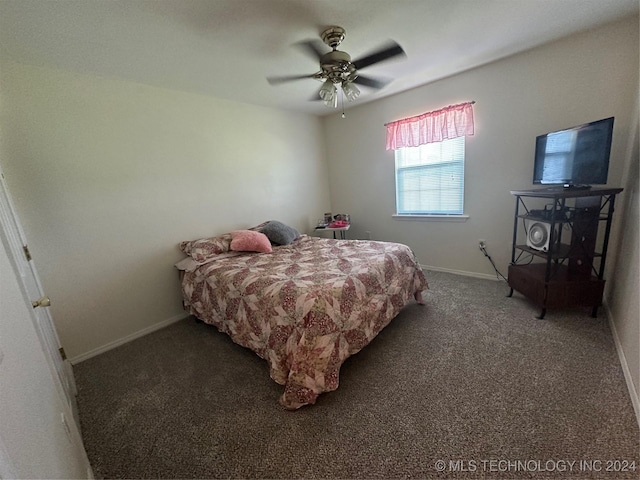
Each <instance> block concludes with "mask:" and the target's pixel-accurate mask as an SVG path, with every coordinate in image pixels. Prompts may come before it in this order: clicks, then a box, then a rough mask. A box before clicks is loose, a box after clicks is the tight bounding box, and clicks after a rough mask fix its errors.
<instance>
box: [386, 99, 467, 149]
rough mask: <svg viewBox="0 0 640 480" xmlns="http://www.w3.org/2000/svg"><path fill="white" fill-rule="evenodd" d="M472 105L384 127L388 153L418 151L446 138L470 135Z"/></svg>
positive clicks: (435, 112) (461, 105) (428, 113)
mask: <svg viewBox="0 0 640 480" xmlns="http://www.w3.org/2000/svg"><path fill="white" fill-rule="evenodd" d="M474 103H475V102H466V103H459V104H458V105H450V106H448V107H445V108H441V109H440V110H434V111H433V112H427V113H423V114H422V115H417V116H415V117H409V118H404V119H402V120H397V121H395V122H391V123H387V124H386V127H387V150H397V149H398V148H402V147H417V146H418V145H424V144H426V143H434V142H441V141H442V140H446V139H449V138H457V137H462V136H466V135H473V132H474V126H473V104H474Z"/></svg>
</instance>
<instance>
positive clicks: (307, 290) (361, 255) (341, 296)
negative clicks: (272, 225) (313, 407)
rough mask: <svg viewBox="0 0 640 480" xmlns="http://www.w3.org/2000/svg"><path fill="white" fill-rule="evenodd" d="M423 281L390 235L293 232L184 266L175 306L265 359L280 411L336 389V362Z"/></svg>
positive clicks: (369, 335) (367, 337) (406, 250)
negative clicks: (268, 249)
mask: <svg viewBox="0 0 640 480" xmlns="http://www.w3.org/2000/svg"><path fill="white" fill-rule="evenodd" d="M425 288H427V282H426V280H425V277H424V274H423V273H422V270H421V269H420V267H419V265H418V263H417V261H416V259H415V256H414V254H413V252H412V251H411V249H410V248H409V247H408V246H406V245H402V244H399V243H389V242H376V241H365V240H331V239H324V238H315V237H309V236H306V235H303V236H301V237H300V238H298V239H297V240H296V241H294V242H293V243H292V244H290V245H287V246H280V247H274V249H273V253H270V254H262V253H239V252H229V253H228V254H223V255H220V256H219V258H216V259H214V260H211V261H209V262H207V263H205V264H203V265H200V266H198V267H197V268H196V269H195V270H194V271H192V272H185V274H184V276H183V281H182V290H183V296H184V299H185V306H186V308H187V309H188V310H189V311H190V313H191V314H193V315H195V316H196V317H197V318H199V319H200V320H202V321H204V322H206V323H209V324H212V325H215V326H216V327H217V328H218V329H219V330H220V331H223V332H225V333H227V334H228V335H229V336H230V337H231V338H232V339H233V341H234V342H236V343H238V344H240V345H242V346H244V347H247V348H250V349H251V350H253V351H254V352H255V353H257V354H258V355H259V356H260V357H262V358H264V359H265V360H267V361H268V362H269V367H270V374H271V378H273V380H275V381H276V382H277V383H279V384H280V385H284V386H285V390H284V393H283V395H282V397H281V398H280V403H281V404H282V405H283V406H284V407H285V408H288V409H296V408H299V407H301V406H302V405H306V404H313V403H315V401H316V398H317V397H318V395H319V394H320V393H322V392H327V391H332V390H335V389H336V388H338V376H339V371H340V366H341V365H342V363H343V362H344V361H345V360H346V359H347V358H348V357H349V356H350V355H353V354H355V353H356V352H358V351H360V349H362V348H363V347H364V346H365V345H367V344H368V343H369V342H370V341H371V340H372V339H373V338H374V337H375V336H376V335H377V334H378V333H379V332H380V331H381V330H382V329H383V328H384V327H386V326H387V325H388V324H389V322H390V321H391V320H392V319H393V318H394V317H395V316H396V315H397V314H398V312H400V310H401V309H402V308H403V307H404V306H405V305H406V304H407V303H409V302H410V301H411V300H412V298H413V297H414V296H415V298H416V299H420V296H419V295H420V292H422V290H424V289H425Z"/></svg>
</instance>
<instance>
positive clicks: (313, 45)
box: [267, 26, 405, 108]
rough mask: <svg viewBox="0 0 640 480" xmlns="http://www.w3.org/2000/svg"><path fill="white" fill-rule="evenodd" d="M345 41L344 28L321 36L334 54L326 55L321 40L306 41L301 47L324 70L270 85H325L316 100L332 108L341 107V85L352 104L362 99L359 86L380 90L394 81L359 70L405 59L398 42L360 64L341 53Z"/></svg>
mask: <svg viewBox="0 0 640 480" xmlns="http://www.w3.org/2000/svg"><path fill="white" fill-rule="evenodd" d="M344 37H345V30H344V28H342V27H336V26H334V27H329V28H327V29H326V30H324V31H323V32H322V33H321V34H320V38H322V41H323V42H324V43H325V44H326V45H328V46H329V47H331V51H330V52H328V53H323V50H325V48H324V46H323V45H322V44H321V43H320V42H319V41H317V40H306V41H303V42H300V43H299V44H298V45H299V46H301V47H303V49H304V50H305V51H306V52H307V53H308V54H310V55H311V56H312V57H313V58H314V59H316V60H318V61H319V62H320V70H319V71H318V72H316V73H312V74H310V75H288V76H281V77H267V81H268V82H269V83H270V84H271V85H279V84H281V83H284V82H289V81H293V80H301V79H304V78H313V79H316V80H320V81H322V82H323V83H322V87H320V90H319V91H318V94H317V95H316V96H315V97H314V100H316V99H317V100H320V99H321V100H323V101H324V104H325V105H326V106H328V107H333V108H337V107H338V88H337V86H338V85H340V86H341V87H342V91H343V92H344V95H345V96H346V97H347V100H348V101H350V102H352V101H354V100H355V99H356V98H357V97H358V95H360V90H359V89H358V87H357V86H356V85H364V86H365V87H370V88H375V89H380V88H382V87H384V86H385V85H387V84H388V83H389V82H390V81H391V80H389V79H377V78H372V77H365V76H363V75H360V73H359V70H361V69H363V68H365V67H368V66H370V65H373V64H375V63H379V62H382V61H385V60H388V59H390V58H393V57H398V56H405V53H404V50H403V49H402V47H401V46H400V45H398V44H397V43H396V42H394V41H390V42H389V43H388V44H386V45H385V46H384V47H382V48H380V49H379V50H377V51H375V52H373V53H371V54H369V55H367V56H365V57H363V58H360V59H357V60H353V61H352V60H351V56H350V55H349V54H348V53H346V52H343V51H341V50H338V46H339V45H340V44H341V43H342V41H343V40H344Z"/></svg>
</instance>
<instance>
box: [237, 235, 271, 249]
mask: <svg viewBox="0 0 640 480" xmlns="http://www.w3.org/2000/svg"><path fill="white" fill-rule="evenodd" d="M231 250H233V251H235V252H260V253H271V252H272V249H271V242H270V241H269V239H268V238H267V236H266V235H265V234H264V233H260V232H256V231H253V230H235V231H233V232H231Z"/></svg>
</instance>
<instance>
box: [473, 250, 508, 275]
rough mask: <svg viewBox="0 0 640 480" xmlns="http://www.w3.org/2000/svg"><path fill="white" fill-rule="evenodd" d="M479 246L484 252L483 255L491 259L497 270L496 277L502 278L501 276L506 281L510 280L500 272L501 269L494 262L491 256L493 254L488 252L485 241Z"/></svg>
mask: <svg viewBox="0 0 640 480" xmlns="http://www.w3.org/2000/svg"><path fill="white" fill-rule="evenodd" d="M478 248H479V249H480V251H481V252H482V253H483V255H484V256H485V257H487V258H488V259H489V261H490V262H491V266H492V267H493V269H494V270H495V271H496V278H497V279H498V280H500V278H502V279H503V280H504V281H505V282H507V281H508V280H507V278H506V277H505V276H504V275H502V273H500V270H498V267H496V264H495V263H494V261H493V258H491V255H489V253H487V247H486V245H485V244H484V243H481V244H480V245H478Z"/></svg>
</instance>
